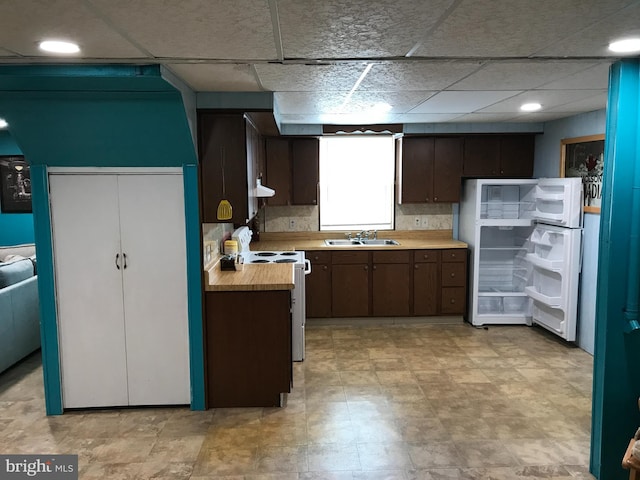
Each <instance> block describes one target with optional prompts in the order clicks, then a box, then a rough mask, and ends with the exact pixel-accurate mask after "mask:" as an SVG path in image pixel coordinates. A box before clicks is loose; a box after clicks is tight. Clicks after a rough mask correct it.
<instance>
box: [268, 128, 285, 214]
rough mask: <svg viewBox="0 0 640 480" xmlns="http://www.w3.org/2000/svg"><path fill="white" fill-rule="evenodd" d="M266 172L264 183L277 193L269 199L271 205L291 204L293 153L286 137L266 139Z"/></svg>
mask: <svg viewBox="0 0 640 480" xmlns="http://www.w3.org/2000/svg"><path fill="white" fill-rule="evenodd" d="M265 142H266V172H265V179H264V183H265V185H267V186H268V187H269V188H273V189H274V190H275V191H276V193H275V195H274V196H273V197H269V198H268V199H267V203H268V204H269V205H289V203H290V202H291V153H290V149H289V141H288V140H287V139H285V138H279V137H269V138H267V139H266V141H265Z"/></svg>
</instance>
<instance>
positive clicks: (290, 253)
mask: <svg viewBox="0 0 640 480" xmlns="http://www.w3.org/2000/svg"><path fill="white" fill-rule="evenodd" d="M297 254H298V252H280V255H282V256H283V257H285V256H286V257H291V256H293V255H297Z"/></svg>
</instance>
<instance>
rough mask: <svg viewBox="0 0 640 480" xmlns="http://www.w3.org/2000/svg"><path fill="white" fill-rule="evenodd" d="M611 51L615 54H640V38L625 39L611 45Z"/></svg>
mask: <svg viewBox="0 0 640 480" xmlns="http://www.w3.org/2000/svg"><path fill="white" fill-rule="evenodd" d="M609 50H611V51H612V52H615V53H635V52H640V38H638V37H636V38H624V39H622V40H616V41H615V42H611V43H610V44H609Z"/></svg>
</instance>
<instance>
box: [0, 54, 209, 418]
mask: <svg viewBox="0 0 640 480" xmlns="http://www.w3.org/2000/svg"><path fill="white" fill-rule="evenodd" d="M0 117H3V118H5V119H6V120H7V121H8V123H9V125H10V131H11V135H12V137H13V138H14V140H15V142H16V144H17V145H18V146H19V148H20V150H22V152H24V155H25V157H26V158H28V159H29V161H30V163H31V165H32V169H31V170H32V192H33V211H34V221H35V242H36V247H37V249H38V273H39V275H38V277H39V281H38V291H39V295H40V314H41V326H42V328H41V331H42V350H43V367H44V376H45V379H44V380H45V397H46V398H45V399H46V407H47V413H48V414H60V413H62V397H61V386H60V366H59V359H58V344H57V338H58V335H57V318H56V305H55V289H54V269H53V252H52V247H51V224H50V212H49V204H48V186H47V185H48V184H47V169H48V168H49V167H52V166H56V167H182V168H183V170H184V171H185V205H186V206H189V208H190V210H189V211H186V212H185V213H186V222H187V225H186V227H187V281H188V290H189V292H188V295H189V299H190V302H193V303H195V305H192V304H191V303H190V305H189V333H190V343H191V345H192V346H195V347H194V348H192V351H191V363H192V365H194V368H193V369H192V372H191V380H192V384H191V390H192V403H191V406H192V408H193V409H203V408H204V373H203V370H202V368H203V365H204V359H203V357H202V309H201V304H200V301H199V295H200V292H201V262H200V256H201V255H200V226H199V216H198V214H197V208H198V184H197V170H196V169H195V166H196V165H197V156H196V152H195V147H194V143H193V137H192V135H191V131H190V129H189V124H188V120H187V113H186V111H185V107H184V105H183V101H182V96H181V93H180V92H179V91H177V90H176V89H175V88H174V87H173V86H171V85H170V84H169V83H167V82H166V81H165V80H164V79H163V78H162V77H161V72H160V68H159V67H157V66H151V67H138V66H124V65H122V66H95V65H91V66H22V67H15V66H9V67H2V66H0ZM194 172H195V173H194ZM194 208H195V209H196V212H195V213H196V214H195V215H194V212H193V211H192V210H193V209H194ZM194 237H195V239H196V241H194Z"/></svg>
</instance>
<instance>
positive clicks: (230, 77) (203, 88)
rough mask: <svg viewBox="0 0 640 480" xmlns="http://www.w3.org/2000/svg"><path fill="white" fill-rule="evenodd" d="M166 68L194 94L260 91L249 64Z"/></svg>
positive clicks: (174, 65)
mask: <svg viewBox="0 0 640 480" xmlns="http://www.w3.org/2000/svg"><path fill="white" fill-rule="evenodd" d="M167 67H168V68H169V69H171V70H172V71H173V73H175V74H176V75H177V76H178V77H180V78H182V80H184V81H185V82H186V83H187V85H189V86H190V87H191V88H192V89H193V90H194V91H196V92H257V91H261V90H262V89H261V88H260V85H259V84H258V81H257V80H256V76H255V74H254V72H253V67H252V66H251V65H249V64H246V63H245V64H216V65H211V64H199V63H182V64H177V63H170V64H167Z"/></svg>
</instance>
